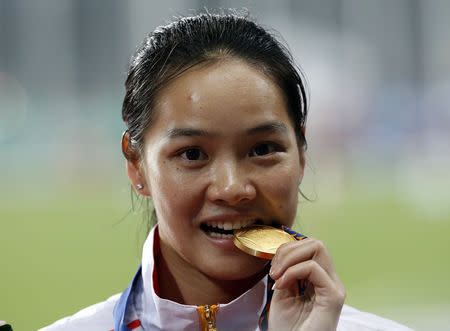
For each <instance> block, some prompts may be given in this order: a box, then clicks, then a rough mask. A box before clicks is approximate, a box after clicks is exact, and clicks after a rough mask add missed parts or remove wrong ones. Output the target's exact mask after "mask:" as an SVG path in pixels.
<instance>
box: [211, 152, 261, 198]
mask: <svg viewBox="0 0 450 331" xmlns="http://www.w3.org/2000/svg"><path fill="white" fill-rule="evenodd" d="M212 178H213V179H212V182H211V183H210V185H209V187H208V190H207V193H206V194H207V197H208V199H209V200H211V201H214V202H216V203H222V204H228V205H230V206H236V205H238V204H240V203H243V202H246V201H250V200H253V199H254V198H255V197H256V188H255V186H254V184H253V183H252V182H251V181H250V180H249V178H248V173H247V171H245V169H243V168H242V167H241V168H240V167H239V165H238V164H237V162H236V161H227V162H221V163H220V165H218V166H217V167H215V168H214V170H213V174H212Z"/></svg>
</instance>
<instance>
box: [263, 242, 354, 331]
mask: <svg viewBox="0 0 450 331" xmlns="http://www.w3.org/2000/svg"><path fill="white" fill-rule="evenodd" d="M269 274H270V276H271V277H272V279H274V280H275V284H274V293H273V296H272V301H271V304H270V310H269V330H270V331H335V330H336V328H337V324H338V321H339V316H340V314H341V310H342V306H343V305H344V301H345V288H344V285H343V284H342V282H341V281H340V279H339V277H338V276H337V274H336V270H335V268H334V265H333V262H332V260H331V256H330V255H329V253H328V251H327V249H326V247H325V246H324V244H323V243H322V242H321V241H319V240H316V239H312V238H307V239H303V240H301V241H293V242H290V243H287V244H284V245H282V246H280V247H279V248H278V250H277V252H276V254H275V257H274V258H273V260H272V267H271V269H270V273H269ZM300 286H302V287H303V286H305V291H304V293H303V294H302V293H301V291H300Z"/></svg>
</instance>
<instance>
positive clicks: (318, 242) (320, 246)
mask: <svg viewBox="0 0 450 331" xmlns="http://www.w3.org/2000/svg"><path fill="white" fill-rule="evenodd" d="M314 244H315V246H316V249H317V250H318V251H323V250H326V246H325V243H324V242H323V241H322V240H319V239H316V240H315V242H314Z"/></svg>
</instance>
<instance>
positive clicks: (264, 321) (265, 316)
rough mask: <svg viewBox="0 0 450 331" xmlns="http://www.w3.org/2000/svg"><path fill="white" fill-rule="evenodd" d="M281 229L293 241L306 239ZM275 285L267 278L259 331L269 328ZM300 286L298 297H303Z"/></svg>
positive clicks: (285, 227) (303, 292) (303, 289)
mask: <svg viewBox="0 0 450 331" xmlns="http://www.w3.org/2000/svg"><path fill="white" fill-rule="evenodd" d="M281 228H282V229H283V231H285V232H287V233H289V234H290V235H291V236H293V237H294V238H295V240H303V239H306V238H308V237H307V236H305V235H303V234H301V233H299V232H296V231H294V230H292V229H291V228H288V227H287V226H284V225H283V226H282V227H281ZM274 283H275V281H274V280H273V279H272V278H271V277H270V276H267V293H266V298H267V300H266V305H265V306H264V309H263V312H262V313H261V316H260V318H259V329H260V330H261V331H267V330H268V328H269V310H270V303H271V301H272V296H273V292H274V291H273V290H272V287H273V284H274ZM299 286H300V296H303V295H304V294H305V290H306V286H305V284H304V282H300V283H299Z"/></svg>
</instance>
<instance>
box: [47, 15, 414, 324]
mask: <svg viewBox="0 0 450 331" xmlns="http://www.w3.org/2000/svg"><path fill="white" fill-rule="evenodd" d="M122 115H123V120H124V121H125V123H126V125H127V130H126V132H125V133H124V135H123V139H122V150H123V153H124V155H125V157H126V160H127V171H128V176H129V178H130V181H131V183H132V185H133V187H134V188H135V189H136V191H137V192H138V193H139V194H141V195H142V196H145V197H148V198H149V199H151V201H152V203H153V205H154V208H155V216H156V223H157V225H156V226H155V227H154V228H153V229H152V230H151V232H150V234H149V236H148V238H147V240H146V242H145V244H144V249H143V258H142V267H141V269H140V270H139V271H138V273H137V274H136V276H135V278H134V279H133V281H132V283H131V285H130V286H129V288H128V289H127V290H126V291H124V292H123V293H122V294H121V295H116V296H114V297H112V298H110V299H109V300H107V301H106V302H103V303H100V304H97V305H95V306H92V307H89V308H87V309H85V310H83V311H81V312H79V313H78V314H76V315H74V316H72V317H70V318H66V319H63V320H61V321H59V322H57V323H55V324H54V325H52V326H49V327H47V328H44V329H43V330H49V331H50V330H92V331H94V330H102V331H103V330H112V329H114V330H272V331H274V330H321V331H327V330H336V329H337V330H375V329H376V330H408V329H407V328H406V327H402V326H400V325H398V324H396V323H394V322H391V321H388V320H385V319H382V318H379V317H376V316H374V315H371V314H366V313H362V312H359V311H357V310H355V309H352V308H350V307H347V306H344V300H345V289H344V286H343V284H342V283H341V281H340V280H339V277H338V275H337V274H336V270H335V268H334V266H333V263H332V260H331V257H330V255H329V253H328V251H327V249H326V248H325V246H324V244H323V243H322V242H320V241H319V240H317V239H312V238H308V239H305V240H301V241H292V242H290V243H287V244H284V245H282V246H281V247H279V248H278V250H277V251H276V254H275V257H274V258H273V260H272V262H271V263H269V262H268V261H267V260H264V259H260V258H258V257H254V256H252V255H249V254H246V253H245V252H243V251H241V250H239V249H238V248H236V247H235V246H234V244H233V230H235V229H239V228H246V227H249V226H251V225H254V224H255V223H259V224H264V225H268V226H273V227H281V226H287V227H290V226H292V224H293V222H294V219H295V215H296V211H297V202H298V190H299V185H300V183H301V181H302V177H303V170H304V166H305V159H304V151H305V148H306V140H305V123H306V115H307V98H306V92H305V86H304V82H303V79H302V77H301V75H300V74H299V72H298V70H297V69H296V67H295V66H294V64H293V61H292V58H291V56H290V55H289V53H288V51H287V50H286V49H285V48H284V47H283V46H281V45H280V44H279V43H278V42H277V41H276V40H275V39H274V38H273V37H272V36H271V35H270V34H269V33H268V32H267V31H265V30H264V29H263V28H261V27H260V26H258V25H257V24H255V23H254V22H252V21H251V20H249V19H248V18H245V17H240V16H237V15H234V14H230V15H211V14H202V15H198V16H194V17H185V18H181V19H178V20H177V21H176V22H173V23H172V24H169V25H167V26H164V27H160V28H158V29H157V30H156V31H155V32H153V34H151V35H150V36H149V37H148V38H147V39H146V40H145V41H144V43H143V44H142V46H141V48H140V49H139V50H138V51H137V53H136V55H135V57H134V59H133V60H132V62H131V65H130V69H129V72H128V78H127V81H126V95H125V99H124V102H123V110H122ZM299 284H307V287H306V288H305V289H302V290H300V289H299ZM343 307H344V308H343Z"/></svg>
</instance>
